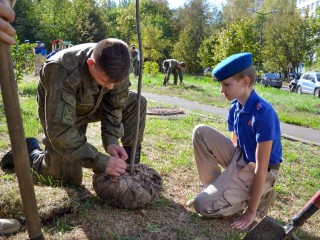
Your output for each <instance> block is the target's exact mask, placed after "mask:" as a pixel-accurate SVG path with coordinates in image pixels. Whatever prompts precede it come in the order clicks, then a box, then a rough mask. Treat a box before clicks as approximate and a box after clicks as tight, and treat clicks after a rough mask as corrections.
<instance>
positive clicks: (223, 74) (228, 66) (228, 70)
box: [212, 52, 252, 81]
mask: <svg viewBox="0 0 320 240" xmlns="http://www.w3.org/2000/svg"><path fill="white" fill-rule="evenodd" d="M251 65H252V54H251V53H248V52H245V53H237V54H234V55H231V56H229V57H227V58H226V59H224V60H223V61H221V62H220V63H219V64H218V65H217V66H216V67H215V68H214V69H213V70H212V75H213V76H215V77H216V79H217V80H218V81H222V80H225V79H227V78H228V77H231V76H233V75H235V74H236V73H238V72H241V71H242V70H244V69H246V68H247V67H249V66H251Z"/></svg>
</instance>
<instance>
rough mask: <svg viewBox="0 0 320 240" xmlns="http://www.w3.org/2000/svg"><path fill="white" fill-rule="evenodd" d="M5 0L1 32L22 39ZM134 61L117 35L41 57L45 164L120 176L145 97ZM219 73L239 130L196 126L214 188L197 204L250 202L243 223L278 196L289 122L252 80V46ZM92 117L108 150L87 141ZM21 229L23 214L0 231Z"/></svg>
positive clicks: (64, 177)
mask: <svg viewBox="0 0 320 240" xmlns="http://www.w3.org/2000/svg"><path fill="white" fill-rule="evenodd" d="M0 4H1V7H0V41H3V42H6V43H8V44H14V43H15V42H14V39H13V38H12V36H13V35H14V34H15V30H14V29H13V28H12V27H11V26H10V24H9V22H12V21H13V20H14V12H13V11H12V9H11V8H10V7H9V6H6V5H4V3H0ZM5 19H6V20H5ZM1 26H5V27H2V28H1ZM131 65H132V63H131V57H130V50H129V47H128V46H127V44H126V43H125V42H123V41H121V40H119V39H112V38H109V39H104V40H102V41H100V42H98V43H97V44H95V43H88V44H81V45H77V46H74V47H73V48H71V49H64V50H62V51H59V52H58V53H57V54H55V55H54V56H53V57H51V58H50V59H48V60H47V61H46V62H45V63H44V64H43V65H42V66H41V69H40V81H39V84H38V93H37V101H38V114H39V118H40V122H41V125H42V127H43V131H44V138H43V139H42V142H43V144H44V146H45V151H43V150H42V149H41V148H40V147H39V144H38V142H37V139H34V138H31V139H28V140H29V141H28V142H27V145H28V146H29V148H28V149H29V155H30V161H31V166H32V168H33V169H34V170H35V171H36V172H38V173H39V174H41V175H43V176H51V177H53V178H54V179H58V180H61V181H62V182H64V183H67V184H68V183H73V184H81V182H82V168H90V169H92V171H93V172H95V173H106V174H108V175H113V176H119V175H121V174H123V173H124V172H125V169H126V168H127V163H128V159H130V158H131V154H132V149H133V145H134V144H133V143H134V135H135V125H136V113H137V106H138V103H137V94H136V93H135V92H131V91H129V87H130V81H129V74H130V68H131ZM163 65H164V66H165V67H166V69H169V68H171V69H170V70H167V75H166V77H167V76H168V77H167V78H165V81H164V83H165V84H167V82H168V80H169V79H168V78H169V74H170V73H171V72H173V68H174V67H175V66H178V69H180V70H181V68H183V67H184V64H182V63H175V62H174V61H173V60H172V59H170V60H168V61H167V60H166V61H165V64H163ZM179 65H180V67H179ZM177 71H178V74H179V70H177ZM213 74H214V76H215V78H216V79H217V81H218V82H219V83H220V86H221V90H220V91H221V93H223V94H224V96H225V98H226V99H227V100H228V101H231V105H230V110H229V116H228V121H227V123H228V130H229V131H230V132H231V139H230V138H228V137H226V136H224V135H222V134H221V133H219V132H218V131H217V130H216V129H214V128H212V127H209V126H206V125H198V126H196V127H195V128H194V131H193V136H192V141H193V147H194V155H195V161H196V165H197V169H198V173H199V178H200V181H201V182H202V184H203V185H204V186H205V189H203V191H202V192H201V193H199V194H198V195H197V196H196V197H195V198H194V199H193V200H192V201H189V206H194V209H195V210H196V212H198V213H199V214H201V215H203V216H208V217H217V216H229V215H232V214H235V213H238V212H241V214H240V216H239V218H238V219H236V220H235V221H234V222H233V223H232V224H231V226H232V227H233V228H235V229H240V230H243V229H246V228H248V227H249V226H250V225H251V224H252V222H253V221H254V219H255V218H256V216H257V215H263V214H265V212H266V210H267V208H268V207H269V206H270V204H271V203H272V202H273V201H274V199H275V191H274V185H275V181H276V180H277V178H278V169H279V167H280V165H281V161H282V146H281V134H280V123H279V119H278V116H277V114H276V112H275V111H274V109H273V108H272V106H271V105H270V104H269V103H268V102H266V101H265V100H264V99H262V98H261V97H259V95H258V94H257V93H256V91H255V90H254V88H253V85H254V83H255V80H256V79H255V78H256V72H255V68H254V67H253V63H252V55H251V54H250V53H239V54H234V55H231V56H229V57H228V58H226V59H225V60H223V61H222V62H220V63H219V64H218V65H217V66H216V67H215V69H214V70H213ZM175 82H177V81H175ZM180 82H181V83H182V79H181V78H180ZM146 106H147V100H146V99H145V98H144V97H142V98H141V110H140V114H141V116H140V119H141V120H140V123H139V124H140V131H139V136H138V146H137V151H136V155H135V156H133V158H134V159H135V162H136V163H139V162H140V149H141V143H142V140H143V135H144V127H145V123H146ZM93 121H101V138H102V142H103V146H104V150H105V153H104V152H101V151H98V150H97V149H96V148H95V147H94V146H93V145H91V144H90V143H88V142H87V138H86V129H87V126H88V123H90V122H93ZM119 139H120V140H121V143H122V144H121V145H120V142H119ZM31 145H32V147H31ZM10 161H11V163H10V164H12V154H11V155H10V154H8V155H6V156H5V157H4V158H3V159H2V160H1V161H0V166H1V167H2V168H6V166H5V164H4V163H6V164H7V163H8V162H10ZM221 167H222V168H224V169H225V170H224V171H221ZM243 210H244V212H243ZM14 231H17V221H16V220H6V219H0V234H1V233H10V232H14Z"/></svg>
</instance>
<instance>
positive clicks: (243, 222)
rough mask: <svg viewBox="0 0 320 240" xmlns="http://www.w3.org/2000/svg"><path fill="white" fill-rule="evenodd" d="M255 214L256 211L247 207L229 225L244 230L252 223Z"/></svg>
mask: <svg viewBox="0 0 320 240" xmlns="http://www.w3.org/2000/svg"><path fill="white" fill-rule="evenodd" d="M256 215H257V213H256V212H253V211H251V210H249V209H247V210H246V211H245V212H244V213H243V214H242V215H241V216H240V217H239V218H238V219H237V220H236V221H234V222H233V223H232V224H231V227H233V228H235V229H238V230H245V229H247V228H248V227H249V226H250V225H251V224H252V223H253V221H254V219H255V218H256Z"/></svg>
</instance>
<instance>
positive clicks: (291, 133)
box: [142, 92, 320, 146]
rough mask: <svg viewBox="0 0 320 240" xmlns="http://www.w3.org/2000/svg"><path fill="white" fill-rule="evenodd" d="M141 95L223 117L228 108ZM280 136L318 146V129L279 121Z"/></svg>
mask: <svg viewBox="0 0 320 240" xmlns="http://www.w3.org/2000/svg"><path fill="white" fill-rule="evenodd" d="M142 95H143V96H144V97H146V98H147V99H150V100H154V101H158V102H162V103H167V104H172V105H174V106H177V107H179V108H182V109H186V110H193V111H201V112H203V113H204V114H205V113H210V114H217V115H220V116H222V117H224V118H227V114H228V110H227V109H223V108H218V107H214V106H210V105H206V104H200V103H198V102H193V101H189V100H185V99H182V98H178V97H169V96H164V95H158V94H153V93H147V92H143V93H142ZM280 126H281V132H282V137H284V138H288V139H290V140H293V141H300V142H304V143H307V144H312V145H316V146H320V131H318V130H314V129H311V128H306V127H300V126H296V125H290V124H287V123H283V122H281V123H280Z"/></svg>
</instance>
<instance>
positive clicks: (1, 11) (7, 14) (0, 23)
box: [0, 0, 16, 44]
mask: <svg viewBox="0 0 320 240" xmlns="http://www.w3.org/2000/svg"><path fill="white" fill-rule="evenodd" d="M14 18H15V12H14V11H13V10H12V9H11V8H10V6H8V5H7V4H6V1H3V0H2V1H1V0H0V41H2V42H4V43H7V44H15V43H16V41H15V40H14V38H13V36H14V35H15V34H16V30H15V29H14V28H13V27H12V26H11V24H10V22H13V21H14Z"/></svg>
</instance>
